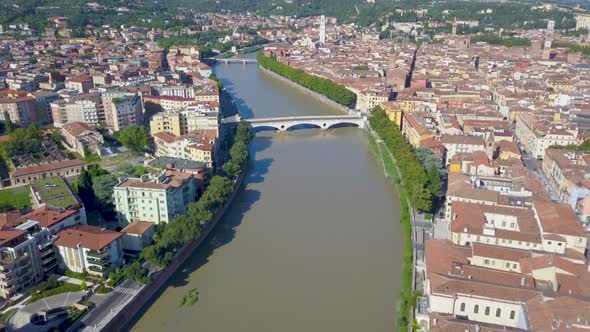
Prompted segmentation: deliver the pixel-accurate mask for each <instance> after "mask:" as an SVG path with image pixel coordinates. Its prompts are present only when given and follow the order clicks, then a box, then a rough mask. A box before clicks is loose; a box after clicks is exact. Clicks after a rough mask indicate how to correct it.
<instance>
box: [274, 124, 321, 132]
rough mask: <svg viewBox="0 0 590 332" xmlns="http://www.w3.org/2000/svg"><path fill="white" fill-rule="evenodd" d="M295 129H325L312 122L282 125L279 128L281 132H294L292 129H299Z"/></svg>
mask: <svg viewBox="0 0 590 332" xmlns="http://www.w3.org/2000/svg"><path fill="white" fill-rule="evenodd" d="M295 127H301V129H316V128H319V129H324V128H326V127H322V126H321V125H319V124H317V123H313V122H309V123H306V122H302V123H294V124H290V125H282V126H281V130H282V131H288V130H292V129H293V130H294V129H299V128H295Z"/></svg>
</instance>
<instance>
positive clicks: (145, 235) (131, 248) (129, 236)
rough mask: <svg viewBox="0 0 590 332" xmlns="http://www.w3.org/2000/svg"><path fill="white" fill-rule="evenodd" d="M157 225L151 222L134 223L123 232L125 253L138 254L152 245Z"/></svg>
mask: <svg viewBox="0 0 590 332" xmlns="http://www.w3.org/2000/svg"><path fill="white" fill-rule="evenodd" d="M154 225H155V224H154V223H152V222H149V221H134V222H131V223H129V225H127V226H125V228H123V229H122V230H121V233H123V240H122V246H123V250H124V252H125V253H133V254H138V253H139V252H141V251H142V250H143V248H145V247H147V246H149V245H150V244H151V243H152V237H153V236H154V230H155V226H154Z"/></svg>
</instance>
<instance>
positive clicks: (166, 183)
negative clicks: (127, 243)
mask: <svg viewBox="0 0 590 332" xmlns="http://www.w3.org/2000/svg"><path fill="white" fill-rule="evenodd" d="M197 192H198V191H197V181H196V179H195V177H194V175H193V174H190V173H184V172H180V171H163V172H162V173H161V174H160V175H158V176H152V175H149V174H145V175H143V176H142V177H140V178H127V179H124V180H123V181H121V182H120V183H119V184H117V185H116V186H115V188H114V192H113V200H114V203H115V210H116V211H117V216H118V220H119V222H120V223H121V224H125V225H126V224H128V223H131V222H133V221H148V222H152V223H155V224H159V223H167V222H170V221H172V219H174V217H176V216H178V215H181V214H184V213H186V211H187V209H188V205H189V204H190V203H191V202H194V201H196V200H197Z"/></svg>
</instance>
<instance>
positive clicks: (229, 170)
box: [222, 160, 242, 177]
mask: <svg viewBox="0 0 590 332" xmlns="http://www.w3.org/2000/svg"><path fill="white" fill-rule="evenodd" d="M222 168H223V171H224V172H225V173H226V174H227V175H229V176H232V177H237V176H238V175H239V174H240V172H241V171H242V168H241V167H240V165H238V164H236V163H234V162H233V161H231V160H230V161H228V162H226V163H225V164H223V167H222Z"/></svg>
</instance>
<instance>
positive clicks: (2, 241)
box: [0, 229, 26, 247]
mask: <svg viewBox="0 0 590 332" xmlns="http://www.w3.org/2000/svg"><path fill="white" fill-rule="evenodd" d="M25 233H26V231H22V230H16V229H11V230H3V231H0V247H4V246H6V245H9V242H10V241H13V240H15V239H17V238H18V237H19V236H22V235H23V234H25Z"/></svg>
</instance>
